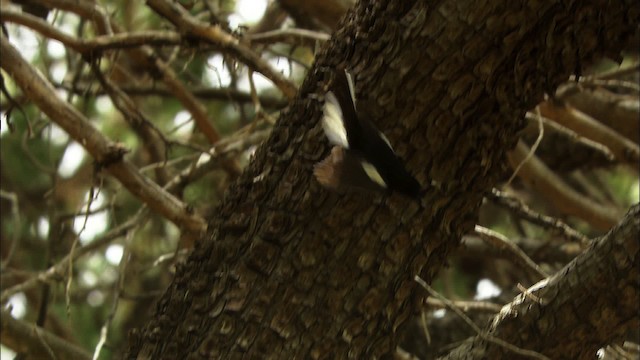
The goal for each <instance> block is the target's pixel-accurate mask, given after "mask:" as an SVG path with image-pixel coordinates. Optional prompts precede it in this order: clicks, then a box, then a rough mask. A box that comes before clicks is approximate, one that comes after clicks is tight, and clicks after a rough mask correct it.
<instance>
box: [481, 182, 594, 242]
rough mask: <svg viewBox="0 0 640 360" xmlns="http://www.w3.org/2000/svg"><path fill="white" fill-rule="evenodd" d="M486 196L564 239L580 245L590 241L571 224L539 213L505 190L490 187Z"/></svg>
mask: <svg viewBox="0 0 640 360" xmlns="http://www.w3.org/2000/svg"><path fill="white" fill-rule="evenodd" d="M487 197H488V198H489V199H490V200H492V201H493V202H494V203H495V204H496V205H499V206H503V207H505V208H507V209H509V210H511V211H513V212H514V213H516V214H517V215H518V216H519V217H522V218H524V219H526V220H528V221H530V222H531V223H534V224H536V225H540V226H542V227H543V228H550V229H553V230H555V231H557V232H558V233H560V235H561V236H563V237H564V238H565V239H567V240H569V241H576V242H578V243H580V244H582V245H587V244H589V243H590V240H589V238H587V237H586V236H585V235H584V234H582V233H581V232H579V231H578V230H575V229H574V228H572V227H571V226H569V225H568V224H567V223H565V222H564V221H562V220H560V219H557V218H553V217H550V216H546V215H543V214H540V213H538V212H536V211H534V210H533V209H531V208H529V207H528V206H527V205H526V204H525V203H523V202H522V201H521V200H520V199H518V198H516V197H514V196H511V195H509V194H507V193H506V192H503V191H500V190H498V189H495V188H494V189H492V190H491V193H490V194H488V195H487Z"/></svg>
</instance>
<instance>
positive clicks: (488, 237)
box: [474, 225, 549, 278]
mask: <svg viewBox="0 0 640 360" xmlns="http://www.w3.org/2000/svg"><path fill="white" fill-rule="evenodd" d="M474 232H475V233H476V234H477V235H478V236H479V237H480V239H482V240H483V241H484V242H486V243H487V244H488V245H490V246H494V247H496V248H498V249H501V250H506V251H508V252H510V253H511V254H513V255H515V258H514V259H515V262H516V263H518V264H520V265H522V266H523V267H524V268H526V269H528V270H530V271H531V272H533V273H535V274H537V275H539V276H540V277H542V278H546V277H548V276H549V275H548V274H547V273H546V272H544V271H543V270H542V269H541V268H540V266H539V265H538V264H536V262H535V261H533V260H531V258H530V257H529V256H528V255H527V254H525V253H524V251H522V249H520V248H519V247H518V246H517V245H516V244H514V243H513V242H512V241H509V239H508V238H507V237H506V236H504V235H502V234H500V233H499V232H497V231H494V230H491V229H487V228H486V227H483V226H480V225H476V227H475V231H474Z"/></svg>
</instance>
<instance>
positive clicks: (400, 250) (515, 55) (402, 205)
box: [127, 0, 639, 359]
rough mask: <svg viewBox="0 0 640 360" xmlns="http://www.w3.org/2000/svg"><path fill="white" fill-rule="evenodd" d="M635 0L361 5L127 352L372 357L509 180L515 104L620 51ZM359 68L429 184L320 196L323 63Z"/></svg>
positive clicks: (362, 102)
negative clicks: (406, 190) (417, 196)
mask: <svg viewBox="0 0 640 360" xmlns="http://www.w3.org/2000/svg"><path fill="white" fill-rule="evenodd" d="M638 6H639V5H638V4H636V2H635V1H614V2H605V1H591V2H589V3H588V4H587V3H586V2H572V1H527V2H520V1H486V2H485V1H460V0H450V1H435V2H434V1H377V2H369V1H361V2H360V3H359V4H358V5H357V6H356V8H355V9H354V10H353V11H352V12H350V13H349V15H348V16H347V17H346V18H345V19H343V21H342V27H341V29H340V30H338V31H337V33H336V34H335V35H334V38H333V40H332V41H330V42H329V43H328V44H327V45H326V46H325V48H324V50H323V51H322V52H321V53H320V54H319V55H318V57H317V62H316V65H315V66H314V68H313V69H312V70H311V71H310V72H309V74H308V76H307V79H306V80H305V82H304V84H303V85H302V87H301V89H300V91H299V95H298V97H297V98H296V99H295V100H294V102H293V103H292V104H291V105H290V107H289V109H288V110H287V111H285V112H284V113H283V114H282V115H281V117H280V119H279V121H278V122H277V124H276V126H275V127H274V129H273V133H272V135H271V137H270V138H269V139H268V141H267V142H266V143H265V144H264V145H263V146H261V147H260V149H259V150H258V151H257V152H256V154H255V158H254V159H253V161H252V163H251V164H250V166H249V167H248V168H247V169H246V171H245V172H244V174H243V175H242V176H241V177H240V179H239V180H238V181H237V182H236V183H235V184H233V185H232V186H231V187H230V188H229V190H228V193H227V195H226V198H225V201H224V203H223V205H222V206H221V207H220V208H219V210H218V212H217V214H216V215H215V216H214V217H213V218H212V219H210V236H209V237H208V238H207V239H204V240H202V241H200V243H199V244H198V245H197V247H196V248H195V250H194V252H193V254H192V255H191V256H190V258H189V259H188V261H187V262H186V264H184V265H183V266H181V267H180V268H179V269H178V271H177V273H176V276H175V279H174V281H173V283H172V284H171V286H170V287H169V288H168V289H167V292H166V293H165V295H164V296H163V297H162V299H161V300H160V302H159V303H158V306H157V309H156V310H155V315H154V316H153V319H152V320H151V321H150V323H149V324H148V325H147V326H146V327H145V328H144V329H142V330H141V331H140V332H138V333H136V334H133V336H132V339H131V343H130V348H129V350H128V355H127V356H132V357H135V356H140V358H152V359H159V358H171V359H175V358H213V359H232V358H273V359H293V358H327V359H334V358H347V357H351V358H373V357H381V356H384V355H389V354H391V353H392V352H393V350H394V348H395V339H396V337H395V330H396V329H397V328H398V326H399V325H400V324H402V323H403V322H404V321H405V320H406V319H407V318H408V317H409V316H410V315H411V314H412V312H413V311H414V305H415V304H414V302H415V301H413V300H415V299H417V296H416V295H418V294H417V291H416V290H417V288H416V285H415V283H414V281H413V277H414V275H416V274H419V275H421V276H422V277H423V278H424V279H425V280H426V281H427V282H429V281H431V279H432V278H433V276H434V274H436V272H437V271H438V270H439V269H440V268H441V267H442V266H443V264H444V262H445V259H446V257H447V254H448V253H449V252H450V251H451V250H452V249H454V248H455V247H456V246H457V244H458V243H459V239H460V237H461V235H462V234H464V233H466V232H467V231H469V230H471V229H472V227H473V225H474V223H475V221H476V217H477V210H478V208H479V206H480V202H481V200H482V195H483V193H484V192H486V191H488V190H490V189H491V187H492V186H493V185H494V184H495V183H496V182H497V180H498V179H499V178H500V177H501V176H502V175H503V172H504V164H505V162H504V159H505V152H506V151H507V150H508V149H510V148H512V147H513V146H514V145H515V144H516V141H517V137H516V133H517V131H518V130H519V129H520V128H521V127H522V126H523V122H522V120H521V119H522V117H523V114H524V112H525V110H526V109H528V108H530V107H532V106H534V105H535V104H536V103H537V102H538V101H540V100H541V99H542V95H543V93H544V92H545V91H547V92H550V91H552V90H553V89H554V88H555V87H556V86H557V85H558V84H559V83H560V82H561V81H563V80H566V79H567V78H568V76H569V75H571V74H573V73H575V72H576V71H579V68H580V66H581V64H583V63H584V62H585V61H588V60H589V59H591V58H593V57H594V56H600V55H603V54H609V55H611V54H613V55H617V54H618V53H619V51H620V50H621V49H623V48H625V47H626V46H627V45H628V44H627V41H628V38H629V36H630V35H632V34H633V31H634V29H635V27H636V26H637V23H638V13H639V10H638ZM337 66H346V67H348V68H349V69H351V72H352V73H353V74H354V75H355V80H356V93H357V98H358V108H359V109H360V110H363V111H365V112H366V113H367V114H368V115H369V116H370V117H371V120H372V121H373V122H374V123H376V124H377V125H378V127H379V128H380V129H381V130H382V131H383V132H384V133H385V134H386V135H387V137H388V138H389V139H390V141H391V143H392V145H393V146H394V147H395V149H396V151H397V153H398V154H399V155H400V156H401V157H402V158H404V159H405V160H406V162H407V167H408V169H409V170H410V171H411V172H412V173H413V174H415V175H416V177H417V179H418V180H419V181H420V182H421V183H422V184H423V185H424V186H426V185H428V184H429V183H430V181H431V180H434V181H437V182H439V183H441V184H442V188H443V191H439V190H435V189H430V190H429V191H428V192H427V193H426V194H425V196H424V198H423V199H422V201H421V202H418V201H413V200H410V199H407V198H404V197H401V196H397V195H393V196H379V195H375V194H374V195H363V194H346V195H338V194H332V193H329V192H328V191H326V190H324V189H323V188H321V187H320V186H319V185H318V183H317V182H316V181H315V179H314V178H313V177H312V172H313V165H314V164H315V163H316V162H318V161H320V160H321V159H322V158H323V157H324V156H326V155H327V154H328V151H329V146H328V143H327V140H326V139H325V136H324V134H323V133H322V130H321V127H320V126H319V119H320V115H321V102H320V101H319V100H318V97H317V96H319V95H322V94H323V92H324V90H323V87H324V86H325V85H326V83H327V81H328V77H327V76H326V75H325V74H326V73H327V72H326V71H324V70H325V69H326V68H332V67H337Z"/></svg>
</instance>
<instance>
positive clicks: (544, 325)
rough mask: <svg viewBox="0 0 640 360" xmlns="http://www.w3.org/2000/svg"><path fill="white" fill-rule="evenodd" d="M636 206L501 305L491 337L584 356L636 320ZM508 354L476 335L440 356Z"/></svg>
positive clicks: (639, 291)
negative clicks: (566, 260)
mask: <svg viewBox="0 0 640 360" xmlns="http://www.w3.org/2000/svg"><path fill="white" fill-rule="evenodd" d="M639 234H640V206H639V205H635V206H634V207H632V208H631V210H629V212H628V213H627V215H626V216H625V217H624V219H623V220H622V221H621V222H620V224H619V225H618V226H616V227H615V228H614V229H612V230H611V231H610V232H609V233H608V234H607V235H605V236H603V237H601V238H599V239H597V240H595V241H594V245H593V246H591V248H589V249H588V250H587V251H585V252H584V253H582V254H581V255H579V256H578V257H577V258H575V259H574V260H573V261H571V263H569V264H568V265H567V266H566V267H565V268H564V269H562V270H560V271H558V272H557V273H556V274H555V275H553V276H551V277H550V278H548V279H545V280H543V281H541V282H539V283H538V284H536V285H534V286H533V287H531V288H530V289H529V290H528V292H527V293H525V294H521V295H519V296H518V297H517V298H516V299H514V301H513V302H512V303H510V304H507V305H506V306H504V307H503V308H502V310H501V312H500V314H499V315H497V316H496V317H495V318H494V320H493V322H492V324H491V326H489V328H488V329H487V331H488V333H489V334H491V335H492V336H495V337H498V338H500V339H503V340H505V341H507V342H509V343H511V344H514V345H516V346H519V347H523V348H526V349H530V350H534V351H538V352H541V353H543V354H544V355H546V356H549V357H551V358H553V359H588V358H593V357H595V354H596V351H597V350H598V349H600V348H602V347H604V346H606V345H608V344H610V343H615V342H618V341H621V340H624V337H625V335H626V332H627V331H629V330H632V329H637V328H638V326H639V325H640V317H639V316H638V304H639V303H640V283H639V282H638V275H639V274H638V268H639V267H640V244H639V243H638V235H639ZM509 355H510V354H509V353H508V352H506V351H505V350H504V349H502V348H500V347H498V346H495V345H493V344H491V343H487V342H483V341H482V340H481V339H480V338H475V339H474V340H473V341H472V342H467V343H465V344H463V345H462V346H460V347H459V348H458V349H456V350H454V351H452V352H451V353H450V354H449V355H448V356H446V357H444V359H500V358H504V357H505V356H509Z"/></svg>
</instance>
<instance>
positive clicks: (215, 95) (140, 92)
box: [3, 83, 287, 109]
mask: <svg viewBox="0 0 640 360" xmlns="http://www.w3.org/2000/svg"><path fill="white" fill-rule="evenodd" d="M54 86H55V87H56V88H58V87H59V88H61V89H65V90H67V91H70V92H73V93H75V94H77V95H80V96H92V97H93V96H99V95H104V94H105V91H104V90H103V89H99V88H94V87H91V86H90V85H89V84H86V83H80V84H77V85H76V86H75V87H71V85H70V84H68V83H62V84H54ZM120 90H122V91H124V92H125V93H127V94H129V96H148V95H157V96H173V93H172V92H170V89H167V88H166V87H164V86H144V85H122V86H120ZM189 92H190V93H192V94H193V95H194V96H196V97H199V98H202V99H204V100H225V101H236V102H242V103H248V102H252V101H253V99H252V96H251V94H249V93H246V92H243V91H240V90H237V89H233V88H212V87H204V86H194V87H190V88H189ZM258 99H259V100H260V103H261V104H262V105H263V107H265V108H270V109H282V108H283V107H285V106H287V103H286V101H285V100H283V99H281V98H277V97H274V96H270V95H258ZM16 100H17V101H18V102H20V100H21V99H19V98H18V99H16ZM3 104H4V103H3ZM3 106H4V105H3Z"/></svg>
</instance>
